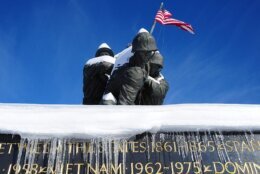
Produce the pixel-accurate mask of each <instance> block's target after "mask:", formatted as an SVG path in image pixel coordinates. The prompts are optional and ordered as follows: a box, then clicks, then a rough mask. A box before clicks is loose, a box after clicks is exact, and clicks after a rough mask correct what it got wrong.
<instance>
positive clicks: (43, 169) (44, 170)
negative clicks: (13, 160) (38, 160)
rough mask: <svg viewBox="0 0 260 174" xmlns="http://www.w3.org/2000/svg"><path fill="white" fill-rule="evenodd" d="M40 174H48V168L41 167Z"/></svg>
mask: <svg viewBox="0 0 260 174" xmlns="http://www.w3.org/2000/svg"><path fill="white" fill-rule="evenodd" d="M39 173H47V167H40V169H39Z"/></svg>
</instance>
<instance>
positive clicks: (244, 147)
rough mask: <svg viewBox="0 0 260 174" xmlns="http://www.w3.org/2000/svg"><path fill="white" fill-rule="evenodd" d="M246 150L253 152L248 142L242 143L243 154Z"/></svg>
mask: <svg viewBox="0 0 260 174" xmlns="http://www.w3.org/2000/svg"><path fill="white" fill-rule="evenodd" d="M244 149H247V151H249V152H252V150H251V149H250V147H249V145H248V144H247V143H246V142H244V141H243V142H242V152H244Z"/></svg>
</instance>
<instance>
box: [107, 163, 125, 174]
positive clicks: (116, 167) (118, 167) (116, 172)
mask: <svg viewBox="0 0 260 174" xmlns="http://www.w3.org/2000/svg"><path fill="white" fill-rule="evenodd" d="M118 171H119V174H121V173H122V164H119V165H116V166H114V165H113V164H111V172H110V173H111V174H112V173H115V174H118Z"/></svg>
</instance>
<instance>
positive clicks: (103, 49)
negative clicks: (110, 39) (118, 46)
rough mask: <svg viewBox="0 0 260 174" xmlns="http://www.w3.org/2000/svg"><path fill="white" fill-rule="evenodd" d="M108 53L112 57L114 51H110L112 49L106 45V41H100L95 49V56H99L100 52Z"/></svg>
mask: <svg viewBox="0 0 260 174" xmlns="http://www.w3.org/2000/svg"><path fill="white" fill-rule="evenodd" d="M104 52H106V53H108V55H109V56H112V57H114V52H113V51H112V49H111V48H110V47H109V46H108V44H107V43H102V44H101V45H99V47H98V50H97V51H96V54H95V57H99V56H101V55H102V54H101V53H104Z"/></svg>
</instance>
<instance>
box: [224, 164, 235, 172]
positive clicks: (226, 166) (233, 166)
mask: <svg viewBox="0 0 260 174" xmlns="http://www.w3.org/2000/svg"><path fill="white" fill-rule="evenodd" d="M229 166H230V167H229ZM225 168H226V171H227V172H228V173H231V174H235V173H236V171H237V169H236V166H235V165H234V163H232V162H226V164H225ZM232 169H233V170H232Z"/></svg>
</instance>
